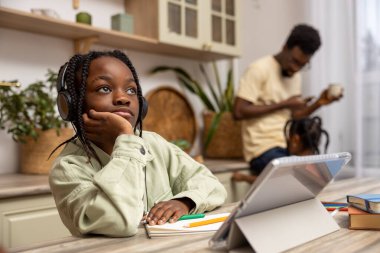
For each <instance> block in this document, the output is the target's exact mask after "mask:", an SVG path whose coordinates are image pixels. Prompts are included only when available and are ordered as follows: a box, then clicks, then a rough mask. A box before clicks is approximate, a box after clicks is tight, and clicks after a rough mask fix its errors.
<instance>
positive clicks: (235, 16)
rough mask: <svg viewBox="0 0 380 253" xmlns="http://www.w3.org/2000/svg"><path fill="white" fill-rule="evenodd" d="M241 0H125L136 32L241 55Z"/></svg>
mask: <svg viewBox="0 0 380 253" xmlns="http://www.w3.org/2000/svg"><path fill="white" fill-rule="evenodd" d="M239 8H240V2H239V1H238V0H125V11H126V12H127V13H129V14H132V16H133V17H134V23H135V32H136V34H137V35H140V36H144V37H148V38H151V39H157V40H158V41H159V43H163V44H167V45H172V46H181V47H183V48H191V49H194V50H197V51H198V52H202V53H204V54H208V53H217V54H224V55H226V56H229V57H236V56H239V55H240V39H239V29H238V28H239V25H240V19H239V17H240V15H239V12H240V9H239Z"/></svg>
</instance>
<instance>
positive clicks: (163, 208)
mask: <svg viewBox="0 0 380 253" xmlns="http://www.w3.org/2000/svg"><path fill="white" fill-rule="evenodd" d="M194 206H195V203H194V202H193V201H192V200H191V199H189V198H181V199H172V200H168V201H162V202H159V203H157V204H156V205H155V206H154V207H152V209H151V210H150V211H149V214H148V217H147V218H146V221H147V222H148V223H149V225H157V224H158V225H161V224H165V223H166V222H167V221H169V222H170V223H174V222H176V221H177V220H178V219H179V218H180V217H181V216H182V215H185V214H188V213H189V211H190V209H192V208H193V207H194Z"/></svg>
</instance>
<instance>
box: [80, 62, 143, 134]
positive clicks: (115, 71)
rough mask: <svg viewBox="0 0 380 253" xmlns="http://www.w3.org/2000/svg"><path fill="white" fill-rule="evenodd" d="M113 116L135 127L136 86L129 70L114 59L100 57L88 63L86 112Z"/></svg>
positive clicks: (136, 112)
mask: <svg viewBox="0 0 380 253" xmlns="http://www.w3.org/2000/svg"><path fill="white" fill-rule="evenodd" d="M90 109H94V110H95V111H98V112H111V113H115V114H117V115H119V116H121V117H123V118H125V119H126V120H128V121H129V123H131V125H132V126H133V127H134V126H135V125H136V122H137V117H138V113H139V101H138V97H137V84H136V82H135V80H134V78H133V75H132V72H131V70H130V69H129V68H128V67H127V66H126V65H125V64H124V62H122V61H120V60H119V59H117V58H114V57H111V56H102V57H99V58H97V59H95V60H93V61H92V62H91V63H90V66H89V73H88V78H87V88H86V95H85V112H86V113H88V111H89V110H90Z"/></svg>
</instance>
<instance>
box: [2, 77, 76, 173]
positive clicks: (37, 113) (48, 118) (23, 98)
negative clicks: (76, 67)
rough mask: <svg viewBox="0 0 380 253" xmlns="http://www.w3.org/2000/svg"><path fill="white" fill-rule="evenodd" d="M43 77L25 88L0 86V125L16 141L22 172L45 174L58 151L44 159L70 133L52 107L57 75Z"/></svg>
mask: <svg viewBox="0 0 380 253" xmlns="http://www.w3.org/2000/svg"><path fill="white" fill-rule="evenodd" d="M46 77H47V78H46V80H45V81H37V82H35V83H32V84H30V85H29V86H28V87H26V88H25V89H21V88H19V87H10V86H0V128H1V129H6V130H7V132H8V133H10V134H11V135H12V138H13V140H14V141H15V142H17V143H20V148H21V166H20V170H21V172H22V173H33V174H46V173H48V171H49V169H50V167H51V163H52V161H53V160H54V158H55V156H56V155H57V154H58V153H59V151H58V152H55V154H54V157H51V158H50V159H48V158H49V155H50V153H51V152H52V151H53V150H54V148H56V147H57V146H58V145H59V144H60V143H62V142H63V141H64V140H66V139H68V138H69V137H71V136H72V133H73V131H72V129H71V128H67V125H66V124H65V123H64V122H63V121H62V120H61V119H60V117H59V115H58V113H57V112H56V110H55V105H56V96H55V93H54V92H53V88H55V85H56V80H57V74H56V73H55V72H53V71H51V70H48V73H47V75H46Z"/></svg>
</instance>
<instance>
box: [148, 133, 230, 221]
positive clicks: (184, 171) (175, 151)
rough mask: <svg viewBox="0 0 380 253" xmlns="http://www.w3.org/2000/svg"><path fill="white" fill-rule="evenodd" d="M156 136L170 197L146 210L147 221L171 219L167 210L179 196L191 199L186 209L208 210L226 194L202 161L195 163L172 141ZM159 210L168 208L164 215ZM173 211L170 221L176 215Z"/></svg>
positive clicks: (195, 210)
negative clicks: (171, 194)
mask: <svg viewBox="0 0 380 253" xmlns="http://www.w3.org/2000/svg"><path fill="white" fill-rule="evenodd" d="M155 136H156V141H157V143H156V146H159V147H160V148H161V150H165V152H164V155H163V156H164V157H165V159H164V160H166V166H167V168H166V169H167V172H168V176H169V181H170V186H171V189H172V193H173V197H172V198H171V200H168V201H163V202H160V203H158V204H156V205H155V206H154V207H153V208H152V209H151V210H150V212H149V216H148V221H149V222H150V221H151V220H154V221H160V220H161V222H158V224H161V223H163V222H165V221H167V220H169V221H171V219H172V218H173V217H171V216H170V214H173V215H175V212H170V210H171V208H172V207H171V206H172V201H173V200H180V201H182V202H184V203H186V202H187V200H191V202H190V203H192V206H193V208H192V209H191V210H189V211H190V213H202V212H204V211H211V210H213V209H215V208H216V207H218V206H220V205H222V204H223V203H224V201H225V200H226V197H227V192H226V190H225V188H224V186H223V185H222V184H221V183H220V182H219V181H218V179H217V178H216V177H215V176H214V175H213V174H212V173H211V172H210V170H209V169H207V168H206V167H205V166H204V165H201V164H199V163H198V162H196V161H195V160H194V159H192V158H191V157H190V156H188V155H187V154H186V153H185V152H183V151H182V150H181V149H179V148H178V147H177V146H175V145H174V144H171V143H168V142H167V141H166V140H164V139H163V138H162V137H160V136H159V135H155ZM161 210H168V211H167V212H166V215H165V214H163V213H162V212H161ZM178 218H179V217H178V215H176V217H175V219H174V221H176V219H178Z"/></svg>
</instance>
